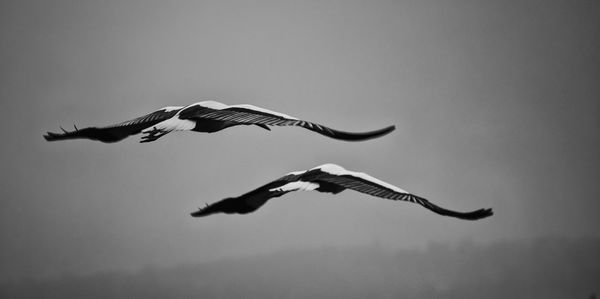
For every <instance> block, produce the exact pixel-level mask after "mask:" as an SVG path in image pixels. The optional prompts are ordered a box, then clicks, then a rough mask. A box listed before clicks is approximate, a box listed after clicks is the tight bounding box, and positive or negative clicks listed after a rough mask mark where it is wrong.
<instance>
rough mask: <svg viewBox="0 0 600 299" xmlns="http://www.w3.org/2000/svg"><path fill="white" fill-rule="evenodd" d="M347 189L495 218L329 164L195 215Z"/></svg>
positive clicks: (467, 215)
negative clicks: (293, 194) (292, 195)
mask: <svg viewBox="0 0 600 299" xmlns="http://www.w3.org/2000/svg"><path fill="white" fill-rule="evenodd" d="M345 189H352V190H355V191H358V192H361V193H365V194H369V195H372V196H377V197H381V198H386V199H391V200H404V201H409V202H413V203H417V204H420V205H421V206H423V207H425V208H427V209H429V210H431V211H433V212H434V213H437V214H440V215H444V216H450V217H455V218H460V219H465V220H477V219H481V218H485V217H489V216H491V215H493V212H492V210H491V209H479V210H476V211H472V212H457V211H452V210H448V209H445V208H442V207H439V206H437V205H435V204H433V203H431V202H429V201H428V200H426V199H424V198H422V197H419V196H416V195H414V194H411V193H409V192H406V191H404V190H402V189H400V188H398V187H396V186H393V185H391V184H388V183H386V182H383V181H381V180H378V179H376V178H374V177H372V176H370V175H368V174H365V173H360V172H353V171H348V170H346V169H344V168H342V167H340V166H338V165H335V164H325V165H321V166H318V167H315V168H312V169H310V170H306V171H300V172H293V173H289V174H287V175H285V176H283V177H281V178H279V179H277V180H275V181H272V182H270V183H268V184H266V185H264V186H261V187H259V188H257V189H255V190H253V191H250V192H248V193H246V194H244V195H242V196H240V197H233V198H227V199H224V200H221V201H218V202H216V203H213V204H211V205H207V206H206V207H204V208H201V209H199V210H198V211H196V212H194V213H192V216H194V217H202V216H207V215H210V214H214V213H228V214H231V213H239V214H246V213H250V212H253V211H255V210H256V209H258V208H260V207H261V206H262V205H264V204H265V203H266V202H267V201H268V200H269V199H271V198H273V197H279V196H282V195H284V194H286V193H288V192H292V191H298V190H305V191H310V190H316V191H319V192H328V193H333V194H337V193H339V192H342V191H343V190H345Z"/></svg>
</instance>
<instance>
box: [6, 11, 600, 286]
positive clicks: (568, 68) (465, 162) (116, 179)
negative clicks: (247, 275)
mask: <svg viewBox="0 0 600 299" xmlns="http://www.w3.org/2000/svg"><path fill="white" fill-rule="evenodd" d="M599 33H600V5H599V2H597V1H533V0H530V1H443V2H442V1H439V2H434V1H368V2H367V1H363V2H358V1H272V2H270V1H259V2H250V1H189V2H188V1H180V2H165V1H154V2H153V1H127V2H124V1H52V2H50V1H3V2H2V4H0V37H1V39H2V43H1V45H0V53H1V56H0V57H2V58H1V60H0V63H1V67H0V84H1V89H0V97H1V99H2V101H1V103H0V105H1V106H0V108H1V111H2V112H3V117H2V118H0V122H1V125H2V126H1V127H2V128H4V132H3V133H2V135H3V137H4V138H3V139H4V140H3V145H2V147H0V151H1V156H0V157H1V158H0V159H2V165H3V171H2V172H0V176H1V177H0V197H1V201H0V204H1V208H0V240H1V242H2V248H3V249H2V250H1V251H0V277H1V278H11V277H22V276H38V275H54V274H61V273H87V272H93V271H97V270H105V269H115V270H120V269H136V268H140V267H143V266H147V265H153V266H171V265H175V264H180V263H194V262H205V261H210V260H213V259H215V258H219V257H228V256H239V255H252V254H257V253H263V252H271V251H276V250H281V249H303V248H314V247H319V246H351V245H364V244H380V246H383V247H384V248H388V249H396V248H413V247H423V246H425V245H427V244H428V243H430V242H441V243H453V242H457V241H461V240H465V239H468V240H473V241H475V242H477V243H484V244H485V243H489V242H492V241H498V240H505V239H508V240H515V239H530V238H535V237H540V236H563V237H566V236H568V237H575V238H578V237H584V236H598V235H599V234H598V230H597V228H598V225H600V220H599V218H598V217H597V211H598V210H599V209H600V203H599V202H598V198H599V195H600V191H599V189H598V169H600V155H598V146H599V144H600V134H598V131H599V129H600V101H599V100H598V99H599V98H600V97H599V95H600V84H598V83H599V82H600V34H599ZM207 99H214V100H218V101H221V102H223V103H227V104H237V103H249V104H253V105H257V106H261V107H265V108H267V109H272V110H275V111H280V112H283V113H286V114H290V115H292V116H296V117H300V118H303V119H306V120H311V121H315V122H319V123H322V124H325V125H329V126H331V127H333V128H337V129H341V130H350V131H351V130H354V131H361V130H371V129H377V128H380V127H384V126H387V125H389V124H395V125H396V126H397V130H396V131H395V132H393V133H392V134H390V135H388V136H385V137H383V138H380V139H377V140H372V141H368V142H362V143H347V142H341V141H335V140H331V139H327V138H325V137H322V136H319V135H316V134H314V133H311V132H308V131H306V130H302V129H298V128H275V129H274V130H273V131H272V132H266V131H264V130H262V129H260V128H251V127H244V128H232V129H229V130H226V131H222V132H220V133H217V134H199V133H180V134H170V135H168V136H166V137H164V138H162V139H160V140H159V141H157V142H154V143H152V144H139V143H138V138H132V139H128V140H125V141H123V142H120V143H117V144H101V143H99V142H92V141H84V140H79V141H69V142H56V143H47V142H45V141H44V139H43V138H42V134H43V133H45V132H46V131H48V130H50V131H56V130H57V129H58V126H59V125H63V126H65V127H66V126H69V125H70V124H71V123H72V122H75V123H76V124H77V125H78V126H87V125H103V124H109V123H111V122H117V121H123V120H127V119H130V118H133V117H136V116H139V115H141V114H143V113H147V112H150V111H152V110H153V109H157V108H160V107H163V106H167V105H186V104H190V103H193V102H196V101H200V100H207ZM326 162H332V163H337V164H339V165H342V166H344V167H345V168H347V169H350V170H356V171H363V172H367V173H369V174H371V175H373V176H374V177H377V178H379V179H382V180H384V181H387V182H390V183H392V184H395V185H397V186H399V187H400V188H403V189H405V190H408V191H410V192H413V193H415V194H418V195H420V196H423V197H425V198H428V199H430V200H432V201H433V202H435V203H439V204H440V205H442V206H444V207H448V208H452V209H457V210H471V209H477V208H487V207H492V208H494V210H495V212H496V215H495V216H493V217H492V218H490V219H486V220H482V221H478V222H467V221H460V220H457V219H452V218H444V217H440V216H437V215H435V214H433V213H431V212H429V211H427V210H425V209H422V208H420V207H418V206H416V205H411V204H404V203H395V202H389V201H385V200H377V199H374V198H370V197H367V196H365V195H361V194H359V193H356V192H352V191H346V192H343V193H341V194H339V195H337V196H331V195H327V194H318V193H308V192H305V193H300V192H297V193H294V194H289V195H287V196H286V197H282V198H280V199H277V200H273V201H272V202H270V203H268V204H267V205H266V206H265V207H264V208H262V209H261V210H259V211H257V212H256V213H254V214H250V215H248V216H224V215H218V216H213V217H208V218H206V219H194V218H191V217H189V216H188V214H189V212H191V211H193V210H194V209H195V208H196V207H197V206H199V205H203V204H204V203H205V202H212V201H215V200H219V199H222V198H225V197H229V196H237V195H240V194H242V193H244V192H246V191H248V190H251V189H253V188H255V187H258V186H260V185H262V184H264V183H266V182H268V181H270V180H272V179H275V178H277V177H279V176H281V175H283V174H285V173H287V172H289V171H293V170H304V169H308V168H311V167H314V166H316V165H319V164H323V163H326Z"/></svg>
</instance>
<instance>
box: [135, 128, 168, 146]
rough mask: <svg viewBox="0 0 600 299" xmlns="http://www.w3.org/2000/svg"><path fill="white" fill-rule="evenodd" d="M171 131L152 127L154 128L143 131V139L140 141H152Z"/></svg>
mask: <svg viewBox="0 0 600 299" xmlns="http://www.w3.org/2000/svg"><path fill="white" fill-rule="evenodd" d="M169 132H170V131H165V130H161V129H157V128H156V127H152V130H147V131H143V132H142V133H143V134H144V136H142V140H140V143H146V142H152V141H154V140H156V139H158V138H160V137H163V136H165V135H167V134H168V133H169Z"/></svg>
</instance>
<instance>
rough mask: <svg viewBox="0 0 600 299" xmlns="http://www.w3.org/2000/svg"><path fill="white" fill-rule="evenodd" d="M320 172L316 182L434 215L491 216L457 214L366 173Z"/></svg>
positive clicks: (331, 168) (487, 212)
mask: <svg viewBox="0 0 600 299" xmlns="http://www.w3.org/2000/svg"><path fill="white" fill-rule="evenodd" d="M318 169H320V170H321V171H322V174H320V175H319V176H318V177H317V178H316V181H317V182H319V181H322V182H327V183H332V184H335V185H337V186H340V187H344V188H348V189H352V190H355V191H358V192H361V193H365V194H369V195H372V196H376V197H381V198H386V199H391V200H403V201H409V202H413V203H417V204H420V205H421V206H423V207H425V208H427V209H429V210H431V211H432V212H434V213H437V214H439V215H443V216H450V217H455V218H460V219H465V220H478V219H481V218H486V217H489V216H492V215H493V212H492V210H491V209H479V210H475V211H471V212H457V211H452V210H448V209H445V208H442V207H440V206H437V205H435V204H433V203H431V202H430V201H428V200H427V199H425V198H422V197H420V196H417V195H414V194H411V193H409V192H407V191H404V190H402V189H400V188H398V187H396V186H394V185H391V184H388V183H386V182H383V181H381V180H379V179H376V178H374V177H372V176H370V175H368V174H366V173H361V172H354V171H348V170H346V169H344V168H342V167H340V166H338V165H335V164H326V165H322V166H319V167H318Z"/></svg>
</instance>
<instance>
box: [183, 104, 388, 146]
mask: <svg viewBox="0 0 600 299" xmlns="http://www.w3.org/2000/svg"><path fill="white" fill-rule="evenodd" d="M224 106H225V107H219V108H214V107H212V108H211V107H205V106H193V107H189V108H186V109H184V110H182V111H181V113H180V114H179V117H180V118H181V119H202V118H204V119H213V120H219V121H228V122H234V123H239V124H251V125H259V126H261V127H263V128H268V127H267V126H298V127H302V128H305V129H308V130H311V131H314V132H317V133H319V134H321V135H325V136H327V137H331V138H334V139H339V140H345V141H362V140H367V139H372V138H377V137H381V136H383V135H386V134H388V133H390V132H391V131H393V130H394V129H395V126H389V127H386V128H383V129H379V130H375V131H370V132H360V133H355V132H343V131H338V130H334V129H332V128H328V127H326V126H323V125H320V124H317V123H313V122H308V121H304V120H300V119H297V118H295V117H292V116H289V115H286V114H283V113H279V112H275V111H271V110H267V109H264V108H260V107H256V106H252V105H231V106H226V105H224Z"/></svg>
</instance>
